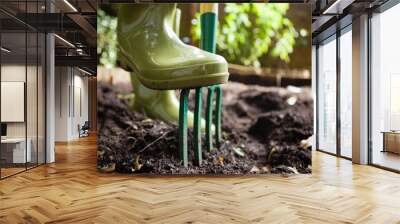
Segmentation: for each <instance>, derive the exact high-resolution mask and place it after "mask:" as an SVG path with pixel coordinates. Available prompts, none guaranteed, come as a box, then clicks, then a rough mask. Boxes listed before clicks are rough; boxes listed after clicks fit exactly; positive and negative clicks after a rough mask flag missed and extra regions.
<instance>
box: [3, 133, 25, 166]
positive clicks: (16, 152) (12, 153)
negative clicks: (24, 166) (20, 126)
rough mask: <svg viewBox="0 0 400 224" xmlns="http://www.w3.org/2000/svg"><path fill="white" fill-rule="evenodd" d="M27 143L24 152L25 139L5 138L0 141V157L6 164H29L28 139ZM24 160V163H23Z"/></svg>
mask: <svg viewBox="0 0 400 224" xmlns="http://www.w3.org/2000/svg"><path fill="white" fill-rule="evenodd" d="M26 142H27V143H28V144H27V146H28V147H26V152H25V138H5V139H1V157H2V159H5V161H6V163H25V162H31V160H32V153H31V145H32V141H31V139H30V138H28V139H27V140H26ZM25 159H26V161H25Z"/></svg>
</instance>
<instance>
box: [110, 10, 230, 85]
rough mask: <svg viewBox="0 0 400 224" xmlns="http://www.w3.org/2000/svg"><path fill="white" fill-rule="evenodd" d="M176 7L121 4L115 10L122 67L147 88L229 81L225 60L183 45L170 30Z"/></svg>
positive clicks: (212, 83) (213, 83) (171, 29)
mask: <svg viewBox="0 0 400 224" xmlns="http://www.w3.org/2000/svg"><path fill="white" fill-rule="evenodd" d="M175 11H176V4H123V5H121V6H120V7H119V9H118V28H117V32H118V43H119V47H120V53H121V56H122V57H121V64H122V66H123V67H126V68H130V69H131V70H132V71H133V72H134V73H135V74H137V76H138V79H139V81H140V82H141V83H142V84H143V85H145V86H146V87H148V88H150V89H160V90H167V89H184V88H195V87H201V86H211V85H215V84H221V83H225V82H227V81H228V76H229V74H228V65H227V62H226V60H225V59H224V58H223V57H221V56H218V55H216V54H213V53H209V52H206V51H204V50H201V49H199V48H196V47H193V46H189V45H186V44H184V43H183V42H182V41H181V40H180V39H179V38H178V36H177V35H176V34H175V32H174V31H173V28H172V24H173V19H174V14H175Z"/></svg>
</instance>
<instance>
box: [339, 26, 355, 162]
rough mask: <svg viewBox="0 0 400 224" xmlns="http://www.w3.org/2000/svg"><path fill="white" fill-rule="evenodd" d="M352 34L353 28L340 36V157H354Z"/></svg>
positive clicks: (346, 29) (347, 29)
mask: <svg viewBox="0 0 400 224" xmlns="http://www.w3.org/2000/svg"><path fill="white" fill-rule="evenodd" d="M352 73H353V71H352V33H351V26H349V27H348V28H345V29H344V30H343V31H342V34H341V36H340V155H341V156H344V157H348V158H351V156H352V148H351V142H352V125H351V124H352V97H353V94H352Z"/></svg>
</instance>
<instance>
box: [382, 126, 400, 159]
mask: <svg viewBox="0 0 400 224" xmlns="http://www.w3.org/2000/svg"><path fill="white" fill-rule="evenodd" d="M381 133H382V134H383V151H382V152H393V153H397V154H400V131H382V132H381Z"/></svg>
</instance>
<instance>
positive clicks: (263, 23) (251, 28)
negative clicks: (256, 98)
mask: <svg viewBox="0 0 400 224" xmlns="http://www.w3.org/2000/svg"><path fill="white" fill-rule="evenodd" d="M288 9H289V4H283V3H282V4H253V3H243V4H237V3H228V4H225V5H224V14H223V15H222V19H221V21H220V24H219V26H218V38H217V49H218V53H219V54H221V55H222V56H224V57H225V58H226V59H227V60H228V61H229V62H231V63H237V64H243V65H247V66H254V67H260V66H261V64H260V61H259V58H260V57H261V56H263V55H264V54H267V53H270V55H271V56H272V57H279V58H280V59H281V60H282V61H284V62H288V61H289V60H290V58H289V56H290V54H291V53H292V52H293V46H294V44H295V39H296V37H297V36H298V34H297V31H296V30H295V28H294V26H293V24H292V22H291V21H290V20H289V19H288V18H286V17H285V15H286V12H287V10H288ZM199 17H200V14H197V15H196V18H197V19H196V20H194V24H193V27H192V35H193V38H194V40H199V38H200V23H199V22H198V21H199Z"/></svg>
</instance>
